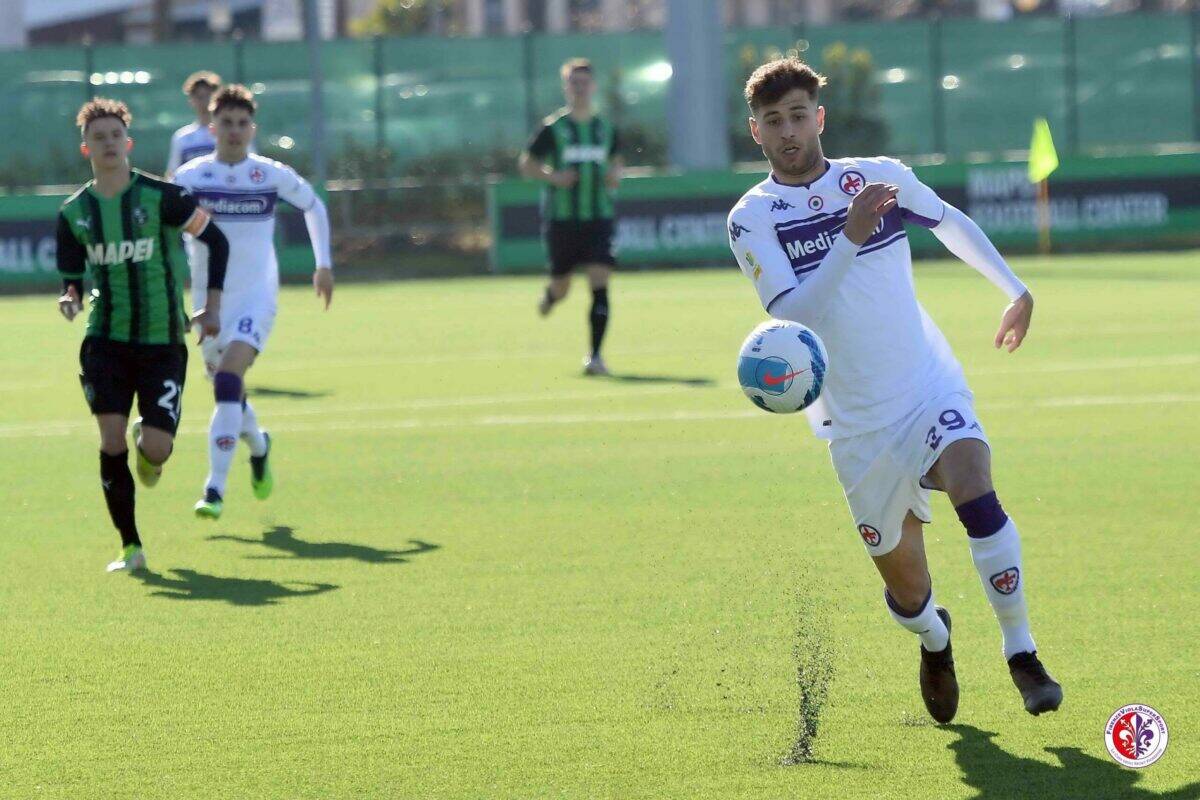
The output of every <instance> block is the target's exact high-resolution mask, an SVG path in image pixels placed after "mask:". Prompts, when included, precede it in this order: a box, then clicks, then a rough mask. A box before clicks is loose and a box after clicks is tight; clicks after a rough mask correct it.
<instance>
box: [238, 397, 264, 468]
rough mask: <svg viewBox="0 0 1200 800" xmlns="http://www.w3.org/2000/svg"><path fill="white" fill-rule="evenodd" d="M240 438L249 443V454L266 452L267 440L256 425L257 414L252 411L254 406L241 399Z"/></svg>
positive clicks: (258, 454)
mask: <svg viewBox="0 0 1200 800" xmlns="http://www.w3.org/2000/svg"><path fill="white" fill-rule="evenodd" d="M242 438H243V439H245V440H246V444H248V445H250V455H252V456H265V455H266V454H267V440H266V437H264V436H263V432H262V430H261V429H259V427H258V415H257V414H255V413H254V406H252V405H250V401H249V400H243V401H242Z"/></svg>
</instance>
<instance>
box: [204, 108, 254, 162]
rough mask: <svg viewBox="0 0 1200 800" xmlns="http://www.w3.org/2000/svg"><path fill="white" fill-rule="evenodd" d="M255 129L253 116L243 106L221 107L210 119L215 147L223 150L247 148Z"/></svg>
mask: <svg viewBox="0 0 1200 800" xmlns="http://www.w3.org/2000/svg"><path fill="white" fill-rule="evenodd" d="M257 129H258V128H257V126H256V125H255V124H254V117H253V116H251V114H250V112H249V111H247V110H246V109H244V108H225V109H222V110H221V112H220V113H219V114H217V115H216V116H215V117H213V121H212V130H213V136H215V137H216V139H217V147H218V148H220V149H221V150H222V151H224V152H238V151H242V150H245V149H247V148H249V147H250V142H251V141H253V139H254V133H255V131H256V130H257Z"/></svg>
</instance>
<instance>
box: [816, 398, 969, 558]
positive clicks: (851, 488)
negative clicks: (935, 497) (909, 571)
mask: <svg viewBox="0 0 1200 800" xmlns="http://www.w3.org/2000/svg"><path fill="white" fill-rule="evenodd" d="M971 401H972V397H971V394H970V392H964V391H955V392H950V393H947V394H942V395H939V396H938V397H936V398H934V399H932V400H930V401H929V402H927V403H925V404H924V405H923V406H921V407H920V408H918V409H916V410H915V411H913V412H911V413H910V414H908V415H907V416H905V417H904V418H902V419H900V420H898V421H897V422H894V423H892V424H891V425H889V426H887V427H886V428H882V429H880V430H877V431H872V432H871V433H866V434H863V435H862V436H851V437H849V438H846V439H834V440H833V441H831V442H830V443H829V454H830V456H831V457H832V458H833V468H834V470H835V471H836V472H837V476H838V480H839V481H841V484H842V489H843V490H845V492H846V502H847V503H849V505H850V513H851V514H852V515H853V517H854V525H855V527H857V528H858V533H859V536H861V537H862V540H863V544H864V545H865V546H866V548H867V553H868V554H869V555H871V556H872V557H874V556H881V555H884V554H886V553H890V552H891V551H892V550H894V549H895V548H896V545H898V544H899V543H900V532H901V527H902V526H903V524H904V518H905V517H906V516H907V515H908V512H909V511H911V512H912V513H913V514H914V515H916V517H917V518H918V519H920V520H921V521H922V522H932V521H933V513H932V511H931V510H930V507H929V491H930V490H929V489H928V488H927V487H926V485H925V483H924V478H925V475H926V474H927V473H928V472H929V470H930V469H932V468H933V465H934V463H936V462H937V460H938V458H939V457H940V456H941V455H942V453H943V452H944V451H945V449H946V448H947V447H949V446H950V444H951V443H953V442H957V441H959V440H960V439H979V440H980V441H982V442H983V443H984V444H987V436H986V435H985V434H984V432H983V426H981V425H980V424H979V420H978V418H976V416H975V408H974V406H973V405H972V402H971Z"/></svg>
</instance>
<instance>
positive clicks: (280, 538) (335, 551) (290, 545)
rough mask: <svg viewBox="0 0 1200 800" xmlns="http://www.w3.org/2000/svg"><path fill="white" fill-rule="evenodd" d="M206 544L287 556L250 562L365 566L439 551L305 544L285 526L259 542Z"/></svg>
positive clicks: (421, 546) (422, 545)
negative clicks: (254, 548)
mask: <svg viewBox="0 0 1200 800" xmlns="http://www.w3.org/2000/svg"><path fill="white" fill-rule="evenodd" d="M208 538H209V541H223V542H240V543H241V544H257V545H262V546H263V547H267V548H270V549H271V550H277V551H279V552H280V553H286V554H287V555H277V556H251V558H267V559H271V558H288V559H291V558H306V559H313V560H318V561H320V560H327V559H349V560H352V561H362V562H364V563H367V564H404V563H406V562H407V561H408V557H409V556H417V555H420V554H422V553H428V552H430V551H433V550H437V549H439V548H441V545H440V544H430V543H429V542H422V541H421V540H420V539H409V540H408V541H409V543H410V544H411V545H412V547H409V548H407V549H405V550H381V549H379V548H377V547H370V546H368V545H365V544H354V543H353V542H306V541H304V540H303V539H299V538H297V537H296V529H295V528H292V527H290V526H288V525H276V526H275V527H274V528H269V529H267V530H265V531H263V535H262V538H261V539H248V538H246V537H244V536H210V537H208Z"/></svg>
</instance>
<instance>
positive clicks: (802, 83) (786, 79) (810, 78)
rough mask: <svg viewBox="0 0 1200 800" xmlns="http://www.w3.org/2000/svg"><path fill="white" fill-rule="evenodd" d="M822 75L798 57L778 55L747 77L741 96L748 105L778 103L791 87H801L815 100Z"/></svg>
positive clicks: (823, 77)
mask: <svg viewBox="0 0 1200 800" xmlns="http://www.w3.org/2000/svg"><path fill="white" fill-rule="evenodd" d="M824 85H825V76H824V75H822V74H821V73H819V72H817V71H816V70H815V69H813V68H812V67H810V66H809V65H808V64H805V63H804V62H803V61H801V60H800V59H798V58H794V57H793V58H779V59H776V60H774V61H768V62H767V63H766V64H763V65H762V66H761V67H759V68H758V69H756V70H754V72H752V73H750V77H749V78H747V79H746V88H745V90H744V91H743V93H742V94H743V96H745V98H746V103H747V104H748V105H749V106H750V108H751V109H752V110H753V109H758V108H760V107H762V106H766V105H770V104H771V103H778V102H779V99H780V98H781V97H783V96H784V95H785V94H787V93H788V92H790V91H791V90H792V89H803V90H804V91H806V92H808V93H809V95H810V96H811V97H812V98H813V99H814V100H816V99H817V94H818V93H819V92H820V91H821V87H822V86H824Z"/></svg>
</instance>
